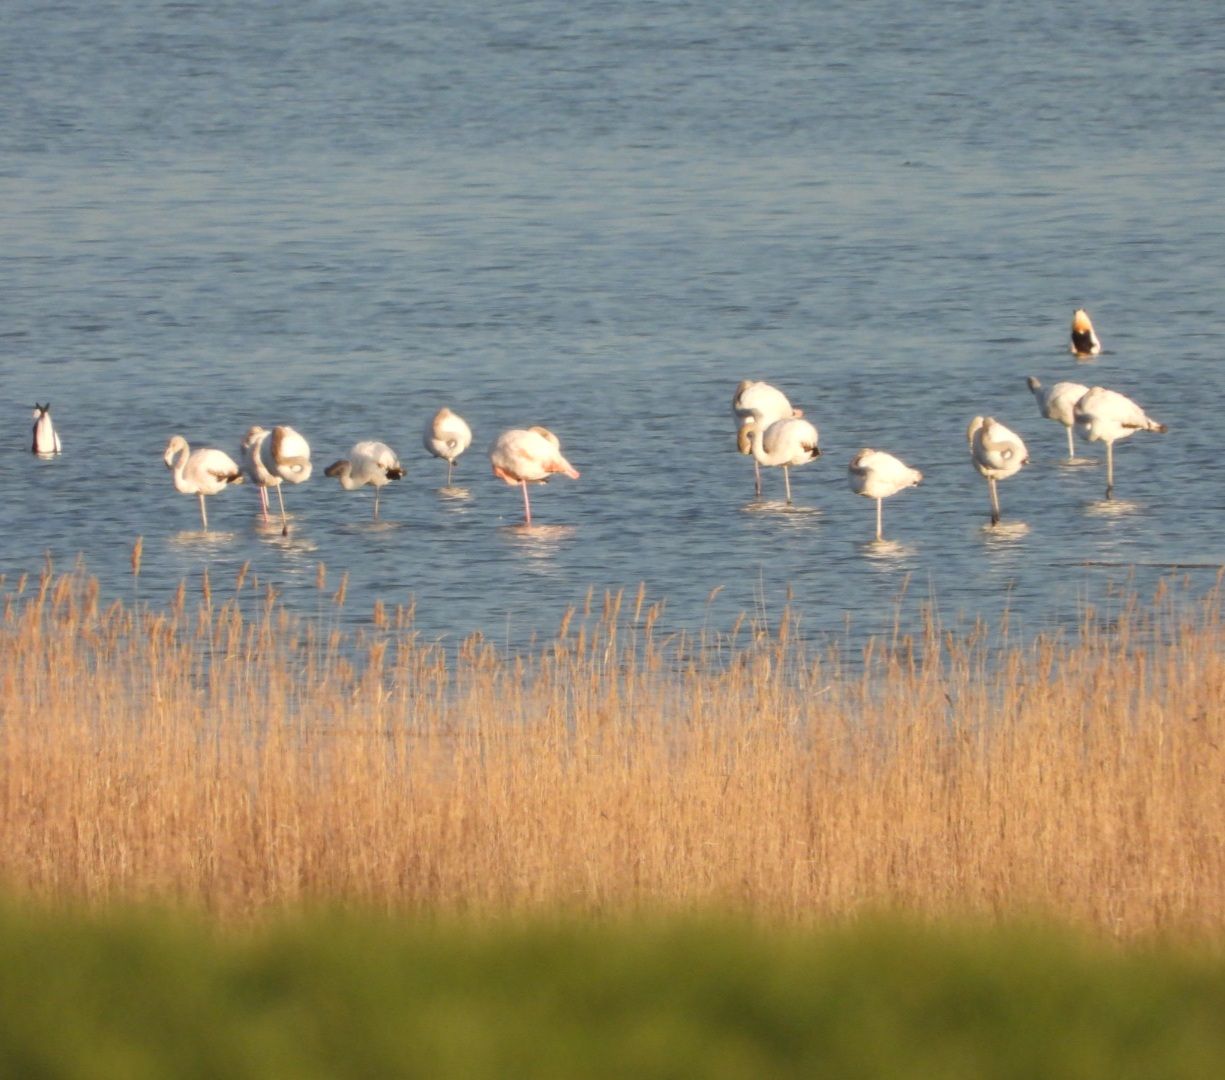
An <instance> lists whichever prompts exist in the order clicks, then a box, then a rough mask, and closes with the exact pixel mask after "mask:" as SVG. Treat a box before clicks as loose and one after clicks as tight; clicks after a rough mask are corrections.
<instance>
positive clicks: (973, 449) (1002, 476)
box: [966, 416, 1029, 525]
mask: <svg viewBox="0 0 1225 1080" xmlns="http://www.w3.org/2000/svg"><path fill="white" fill-rule="evenodd" d="M966 439H967V440H968V441H969V443H970V456H971V458H972V459H973V461H974V468H976V469H977V470H978V471H979V473H981V474H982V475H983V476H985V477H986V478H987V489H988V490H989V491H990V492H991V524H992V525H998V524H999V523H1000V496H999V492H998V491H997V490H996V486H995V485H996V482H997V481H1000V480H1006V479H1007V478H1008V477H1010V476H1012V475H1013V474H1014V473H1017V472H1019V471H1020V468H1021V466H1022V465H1025V464H1027V463H1028V462H1029V454H1028V452H1027V451H1026V449H1025V443H1024V442H1022V441H1021V436H1020V435H1018V434H1017V433H1016V432H1015V431H1012V430H1011V429H1009V428H1007V427H1005V426H1004V425H1003V424H1001V423H1000V422H999V421H998V420H996V419H995V417H993V416H988V417H987V418H986V419H983V417H981V416H976V417H974V419H973V420H971V421H970V426H969V427H968V428H967V429H966Z"/></svg>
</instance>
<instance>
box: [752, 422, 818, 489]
mask: <svg viewBox="0 0 1225 1080" xmlns="http://www.w3.org/2000/svg"><path fill="white" fill-rule="evenodd" d="M747 428H748V438H749V445H750V446H751V448H752V451H753V457H754V459H755V460H756V461H757V463H758V464H759V465H767V466H780V465H781V466H782V469H783V485H784V487H785V489H786V492H787V505H788V506H790V505H791V473H790V471H789V470H790V468H791V466H792V465H805V464H807V463H808V462H810V461H812V460H813V459H814V458H818V457H820V456H821V448H820V447H819V446H818V445H817V429H816V428H815V427H813V426H812V424H810V423H809V422H808V421H807V420H801V419H798V418H797V417H792V418H791V419H789V420H775V421H774V423H772V424H771V425H770V426H769V427H767V428H766V429H765V430H764V431H763V430H762V428H761V425H760V424H759V423H757V421H754V420H750V421H749V423H748V425H747Z"/></svg>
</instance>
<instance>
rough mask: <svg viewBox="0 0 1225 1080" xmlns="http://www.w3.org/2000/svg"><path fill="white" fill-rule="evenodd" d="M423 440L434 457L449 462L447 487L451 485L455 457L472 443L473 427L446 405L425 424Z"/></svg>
mask: <svg viewBox="0 0 1225 1080" xmlns="http://www.w3.org/2000/svg"><path fill="white" fill-rule="evenodd" d="M421 441H422V442H423V443H424V444H425V448H426V449H427V450H428V451H429V452H430V453H431V454H433V455H434V457H436V458H442V460H443V461H445V462H446V463H447V487H450V486H451V470H452V469H454V468H455V459H456V458H457V457H459V455H460V454H462V453H463V452H464V451H465V450H467V449H468V447H469V446H470V445H471V443H472V429H471V428H470V427H468V424H467V422H466V421H465V420H464V418H463V417H462V416H459V415H457V414H456V413H453V412H452V411H451V410H450V409H448V408H446V407H445V406H444V407H443V408H441V409H439V410H438V411H437V412H436V413H435V414H434V418H433V419H432V420H430V422H429V423H428V424H426V425H425V432H424V434H423V435H422V437H421Z"/></svg>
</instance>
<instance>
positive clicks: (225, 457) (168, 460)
mask: <svg viewBox="0 0 1225 1080" xmlns="http://www.w3.org/2000/svg"><path fill="white" fill-rule="evenodd" d="M162 461H164V462H165V464H166V468H168V469H169V470H170V471H171V472H172V473H173V474H174V487H175V490H176V491H181V492H182V493H183V494H184V495H198V496H199V498H200V521H201V523H202V524H203V526H204V528H206V529H207V528H208V512H207V511H206V510H205V509H204V496H205V495H216V494H217V493H218V492H219V491H224V490H225V489H226V488H227V487H229V485H230V484H241V483H242V470H240V469H239V467H238V466H237V465H236V464H235V462H234V459H233V458H232V457H230V455H229V454H227V453H226V452H225V451H224V450H216V449H213V448H212V447H207V448H202V449H200V450H194V451H193V450H192V449H191V447H190V446H188V445H187V440H186V439H185V438H183V436H182V435H173V436H171V438H170V441H169V442H168V443H167V444H166V450H165V452H164V453H163V454H162Z"/></svg>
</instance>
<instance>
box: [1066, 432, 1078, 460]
mask: <svg viewBox="0 0 1225 1080" xmlns="http://www.w3.org/2000/svg"><path fill="white" fill-rule="evenodd" d="M1075 456H1076V450H1075V448H1074V447H1073V445H1072V429H1071V428H1068V460H1069V461H1071V460H1072V459H1073V458H1074V457H1075Z"/></svg>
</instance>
